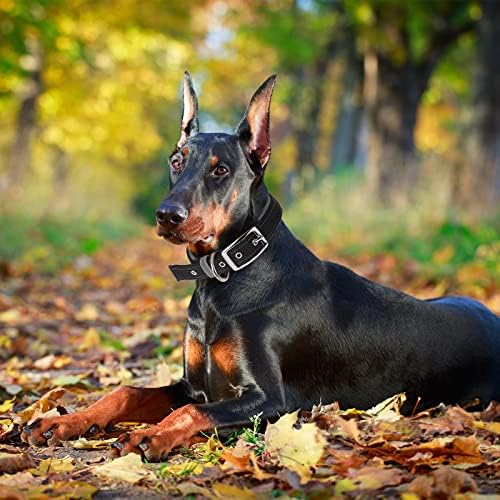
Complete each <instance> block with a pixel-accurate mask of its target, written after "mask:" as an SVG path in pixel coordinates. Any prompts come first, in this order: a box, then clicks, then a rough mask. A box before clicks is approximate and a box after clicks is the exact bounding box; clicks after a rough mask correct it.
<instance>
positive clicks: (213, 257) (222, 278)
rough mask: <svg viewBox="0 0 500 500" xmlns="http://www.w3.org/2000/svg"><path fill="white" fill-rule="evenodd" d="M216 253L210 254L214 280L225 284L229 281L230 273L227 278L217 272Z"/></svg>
mask: <svg viewBox="0 0 500 500" xmlns="http://www.w3.org/2000/svg"><path fill="white" fill-rule="evenodd" d="M214 259H215V252H212V253H211V254H210V269H211V270H212V273H213V275H214V278H215V279H216V280H217V281H220V282H221V283H225V282H226V281H227V280H228V279H229V274H230V272H229V271H228V272H227V274H226V276H221V275H220V274H219V273H218V272H217V270H216V269H215V260H214Z"/></svg>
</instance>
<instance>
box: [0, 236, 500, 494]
mask: <svg viewBox="0 0 500 500" xmlns="http://www.w3.org/2000/svg"><path fill="white" fill-rule="evenodd" d="M317 250H318V253H320V254H321V255H322V256H324V257H328V256H330V257H331V255H327V253H328V252H327V250H325V249H317ZM183 259H184V250H183V249H182V248H180V247H172V246H170V245H166V244H165V243H163V242H161V241H160V240H158V239H155V238H154V237H152V235H151V234H150V233H149V232H148V233H145V234H144V237H143V238H140V239H137V240H133V241H129V242H126V243H123V244H121V245H116V244H115V245H113V246H109V247H107V248H105V249H104V250H102V251H100V252H99V253H97V254H95V255H94V256H92V257H88V256H85V257H80V258H78V259H77V260H76V261H75V262H74V264H72V265H71V266H69V267H67V268H65V269H64V270H62V271H61V272H59V273H58V274H57V275H55V276H46V275H42V274H40V273H37V271H36V269H31V268H29V267H17V268H16V267H14V268H9V267H8V266H4V267H2V269H1V271H2V273H3V274H4V275H5V276H4V280H3V281H2V287H1V290H0V353H1V371H0V425H1V428H0V498H13V499H17V498H29V499H31V498H32V499H35V498H37V499H38V498H90V497H94V498H147V497H165V496H170V495H172V496H175V495H177V496H179V495H180V496H184V497H185V496H188V495H193V496H195V497H196V496H199V497H200V498H201V497H207V498H270V497H279V496H284V497H286V496H291V497H298V498H330V497H332V496H351V497H358V496H360V495H365V496H369V497H370V496H375V495H380V496H384V497H395V498H397V497H403V498H405V499H406V500H410V499H414V498H419V497H422V498H447V497H449V496H453V495H459V494H467V495H468V494H470V495H477V494H489V495H491V494H495V493H498V492H499V491H500V477H499V474H498V470H499V468H500V438H499V435H500V406H499V405H496V404H492V405H490V407H489V408H487V409H486V410H483V411H482V412H479V411H472V410H475V409H474V408H470V409H469V411H467V410H464V409H462V408H459V407H438V408H435V409H433V410H431V411H427V412H420V410H419V408H416V409H415V412H414V415H413V416H412V417H410V418H405V417H401V416H400V415H399V413H398V411H397V409H398V405H399V404H400V402H401V398H402V397H403V396H402V395H396V396H395V397H394V398H392V399H391V400H388V401H386V402H384V403H383V404H381V405H379V406H378V407H376V408H374V409H372V410H371V411H369V412H361V411H357V410H355V409H345V408H342V409H340V408H338V406H337V405H336V404H330V405H326V406H319V407H317V408H314V409H313V411H312V412H305V411H303V412H300V413H299V414H298V415H287V416H284V417H283V418H282V419H281V420H279V421H278V422H277V423H276V424H273V425H269V426H267V429H266V428H265V426H263V425H260V426H259V418H258V416H256V418H254V419H253V421H252V422H249V424H248V428H246V429H245V430H244V431H243V432H242V433H240V434H239V435H236V434H233V435H231V436H229V437H227V436H221V435H218V434H214V435H212V436H205V437H202V439H200V442H198V443H196V444H193V445H192V446H191V447H190V448H189V449H178V450H175V451H174V452H173V453H172V454H171V456H170V459H169V460H168V462H166V463H163V464H144V463H142V462H141V461H140V459H139V457H138V456H136V455H129V456H127V457H123V458H120V459H117V460H115V461H109V460H108V459H107V457H106V447H107V446H108V443H109V440H110V439H113V438H114V437H116V435H117V433H119V432H120V429H117V432H116V433H115V434H113V435H111V436H110V435H107V436H97V437H94V438H92V439H93V440H86V439H85V438H81V439H79V440H76V441H72V442H69V443H66V445H65V446H63V447H57V448H38V449H37V448H33V447H27V446H26V445H24V444H22V443H21V442H20V440H19V428H20V426H21V425H22V424H24V423H26V422H29V421H32V420H33V419H35V418H37V417H38V416H40V415H42V414H44V413H51V414H53V413H54V412H58V411H60V410H61V407H64V408H65V409H66V410H68V411H74V410H76V409H79V408H82V407H85V406H87V405H88V404H90V403H91V402H93V401H95V400H96V399H97V398H99V397H100V396H102V395H103V394H105V393H106V392H108V391H110V390H112V389H113V388H115V387H117V386H119V384H121V383H131V384H135V385H149V386H152V385H165V384H167V383H169V382H170V381H171V380H173V379H175V378H177V377H179V376H180V375H181V372H182V369H181V360H182V349H181V338H182V330H183V323H184V319H185V311H186V307H187V304H188V301H189V297H190V288H189V287H190V285H187V286H186V285H183V284H177V283H175V282H174V280H173V278H172V277H171V275H170V273H169V271H168V268H167V264H168V263H174V262H182V261H183ZM348 264H349V265H350V266H351V267H353V268H354V269H355V270H357V271H359V272H361V273H363V274H364V275H366V276H368V277H370V278H373V279H377V280H379V281H382V282H384V283H386V284H392V285H394V286H397V287H399V288H404V289H405V290H407V291H409V292H411V293H414V294H417V295H419V296H421V297H429V296H435V295H440V294H443V293H461V292H466V293H468V294H472V295H475V296H477V297H478V298H480V299H481V300H482V301H483V302H485V303H486V304H487V305H489V306H490V307H491V308H493V309H495V310H496V311H497V312H498V310H499V308H500V307H499V306H500V295H499V291H498V289H497V286H496V283H495V282H494V280H493V279H490V278H489V277H488V276H487V275H486V276H485V275H484V273H482V274H481V273H479V279H478V278H477V276H478V271H477V270H476V269H475V268H474V266H473V265H472V266H469V268H468V269H464V270H463V272H462V273H461V274H460V275H459V279H458V280H455V281H447V282H443V281H435V280H433V279H431V278H429V277H423V276H422V275H421V273H419V270H418V268H417V267H416V266H415V265H413V264H412V263H408V262H398V260H397V259H395V258H394V257H391V256H370V255H365V256H363V257H359V258H358V259H356V260H351V261H350V262H348ZM460 276H461V278H460ZM464 276H465V278H464ZM329 403H330V402H329ZM332 403H333V402H332ZM297 418H298V423H296V420H297ZM134 426H135V427H136V425H134V424H126V425H125V424H124V425H122V426H121V430H123V429H130V428H132V427H134Z"/></svg>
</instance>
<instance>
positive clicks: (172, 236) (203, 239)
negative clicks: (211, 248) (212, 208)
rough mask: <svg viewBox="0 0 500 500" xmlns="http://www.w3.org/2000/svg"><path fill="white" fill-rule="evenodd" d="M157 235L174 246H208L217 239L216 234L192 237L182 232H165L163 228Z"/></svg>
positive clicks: (157, 231) (158, 230)
mask: <svg viewBox="0 0 500 500" xmlns="http://www.w3.org/2000/svg"><path fill="white" fill-rule="evenodd" d="M156 234H157V235H158V236H160V238H163V239H164V240H165V241H168V242H169V243H173V244H174V245H184V244H189V243H191V244H196V243H203V244H204V245H208V244H210V243H212V241H213V240H214V238H215V234H214V233H208V234H207V235H205V236H201V235H200V234H193V235H190V234H185V233H183V232H181V231H165V229H164V228H161V227H158V228H157V230H156Z"/></svg>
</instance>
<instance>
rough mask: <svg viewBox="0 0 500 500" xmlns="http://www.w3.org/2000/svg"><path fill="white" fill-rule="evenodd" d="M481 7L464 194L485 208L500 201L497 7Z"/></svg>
mask: <svg viewBox="0 0 500 500" xmlns="http://www.w3.org/2000/svg"><path fill="white" fill-rule="evenodd" d="M482 8H483V15H482V18H481V20H480V22H479V30H478V49H477V67H476V74H475V102H474V117H473V121H474V122H473V129H472V131H471V134H470V135H469V141H468V145H467V146H468V147H467V149H468V155H467V156H468V165H467V168H466V169H465V172H464V185H463V190H464V192H463V195H464V198H465V201H466V202H468V204H469V205H470V206H474V207H476V208H478V209H479V210H480V211H483V212H488V211H491V210H498V204H499V203H500V72H499V71H498V64H499V62H500V9H499V6H498V2H497V1H496V0H483V2H482Z"/></svg>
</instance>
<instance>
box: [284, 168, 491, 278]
mask: <svg viewBox="0 0 500 500" xmlns="http://www.w3.org/2000/svg"><path fill="white" fill-rule="evenodd" d="M362 182H363V179H362V175H361V174H360V173H359V172H356V171H355V170H353V169H348V170H345V171H343V172H340V173H339V174H338V175H336V176H334V177H330V176H329V177H325V178H323V179H322V180H321V181H320V183H319V184H320V185H319V187H316V188H315V189H312V190H311V191H310V192H308V193H306V194H304V195H302V196H301V199H300V201H299V202H298V203H297V204H296V205H294V206H292V207H290V208H289V210H287V212H286V214H285V219H286V221H287V223H289V225H290V226H291V228H292V230H293V231H295V232H296V234H297V235H298V236H300V237H301V238H303V239H304V240H305V241H306V242H308V243H310V244H318V245H326V246H328V247H329V248H331V249H332V250H333V251H334V252H335V253H336V254H337V255H339V256H341V255H346V256H349V255H353V256H356V255H360V254H363V253H364V254H366V253H369V254H372V255H376V254H390V255H395V256H397V257H399V258H400V259H402V260H413V261H415V262H417V263H418V264H419V267H420V269H421V271H422V272H426V273H429V274H430V275H432V276H435V277H440V276H450V275H453V274H454V273H456V272H457V271H458V270H459V269H460V268H461V267H462V266H464V265H466V264H468V263H472V262H476V263H477V264H479V265H481V266H483V267H484V268H485V269H486V270H487V271H488V272H491V273H492V274H494V275H496V276H497V277H498V279H499V280H500V274H499V271H500V270H499V269H498V265H499V263H498V241H499V240H500V218H499V216H498V215H497V217H496V218H493V219H491V220H489V221H482V222H478V221H474V220H471V219H470V218H468V217H467V214H461V215H459V213H460V212H459V211H457V210H455V211H453V212H452V213H450V210H449V208H448V207H447V205H446V204H444V205H443V204H442V203H440V201H439V194H437V193H436V191H435V190H433V189H426V190H425V191H423V192H420V193H419V194H418V195H417V199H416V201H415V203H413V204H412V205H411V206H409V207H407V208H405V209H400V210H387V209H383V208H374V205H373V204H371V203H370V201H369V198H368V197H367V195H366V193H364V191H363V188H362V187H361V186H362ZM440 187H442V186H440Z"/></svg>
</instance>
